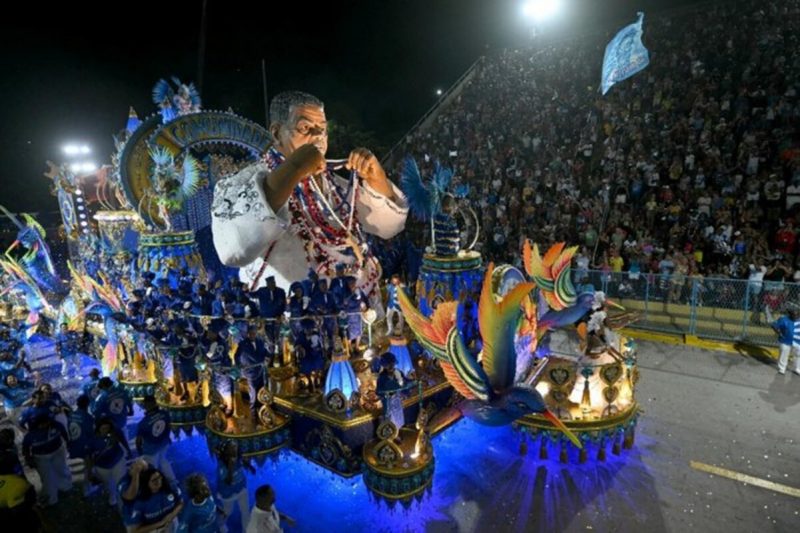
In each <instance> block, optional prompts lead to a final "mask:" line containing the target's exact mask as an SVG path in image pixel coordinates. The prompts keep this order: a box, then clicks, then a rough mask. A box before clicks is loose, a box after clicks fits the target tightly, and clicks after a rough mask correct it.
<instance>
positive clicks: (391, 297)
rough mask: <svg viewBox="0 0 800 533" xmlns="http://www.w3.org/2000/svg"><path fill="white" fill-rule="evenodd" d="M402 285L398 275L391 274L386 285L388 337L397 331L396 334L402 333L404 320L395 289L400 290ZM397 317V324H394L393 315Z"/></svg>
mask: <svg viewBox="0 0 800 533" xmlns="http://www.w3.org/2000/svg"><path fill="white" fill-rule="evenodd" d="M402 290H403V287H402V285H401V284H400V276H398V275H397V274H395V275H393V276H392V280H391V281H390V282H389V285H388V286H387V287H386V299H387V302H386V334H387V335H389V336H390V337H391V336H392V335H394V334H395V331H397V334H398V335H402V334H403V326H404V325H405V320H404V319H403V313H402V312H401V311H400V300H399V299H398V296H397V291H402ZM395 316H396V317H397V318H398V320H397V325H396V326H395V323H394V317H395Z"/></svg>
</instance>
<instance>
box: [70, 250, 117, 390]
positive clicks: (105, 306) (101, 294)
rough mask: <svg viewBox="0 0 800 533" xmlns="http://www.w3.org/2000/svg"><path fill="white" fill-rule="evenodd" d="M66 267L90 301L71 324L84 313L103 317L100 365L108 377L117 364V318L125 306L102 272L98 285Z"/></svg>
mask: <svg viewBox="0 0 800 533" xmlns="http://www.w3.org/2000/svg"><path fill="white" fill-rule="evenodd" d="M67 266H68V268H69V271H70V273H71V274H72V278H73V279H74V280H75V283H76V284H77V285H78V286H79V287H80V288H81V289H82V290H83V292H84V293H85V294H86V295H87V296H89V297H90V298H91V299H92V303H90V304H89V305H88V306H86V308H85V309H84V310H83V311H82V312H81V313H80V314H79V315H77V316H76V317H75V318H73V322H76V321H78V320H79V318H80V317H81V316H82V315H83V314H85V313H96V314H98V315H100V316H102V317H103V329H104V331H105V335H106V346H105V348H103V357H102V359H101V361H100V364H101V366H102V368H103V375H104V376H109V375H111V373H112V372H113V371H114V370H116V368H117V365H118V364H119V337H118V335H117V325H118V324H119V320H118V318H120V317H124V312H125V304H124V302H123V300H122V297H120V295H119V294H118V293H117V291H116V290H115V289H114V288H113V285H112V284H111V281H110V280H109V279H108V278H107V277H106V276H105V274H103V273H102V272H101V273H99V276H100V281H102V283H98V282H97V280H95V279H93V278H92V277H91V276H89V275H88V274H82V273H80V272H78V271H77V270H76V269H75V268H74V267H73V266H72V264H71V263H67ZM70 326H72V324H70Z"/></svg>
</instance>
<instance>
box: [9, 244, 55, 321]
mask: <svg viewBox="0 0 800 533" xmlns="http://www.w3.org/2000/svg"><path fill="white" fill-rule="evenodd" d="M0 267H2V268H3V270H4V271H5V272H6V273H7V274H8V275H9V277H10V278H11V280H12V281H11V283H10V284H9V285H8V286H7V287H6V288H5V289H3V291H2V293H0V296H2V295H5V294H7V293H8V292H11V291H12V290H18V291H20V292H21V293H22V295H23V296H24V298H25V305H26V306H27V307H28V318H27V320H26V321H27V323H28V325H30V326H32V325H34V324H37V323H38V322H39V314H40V313H41V312H42V311H44V310H51V309H52V308H51V306H50V304H49V303H48V301H47V298H45V296H44V294H43V293H42V290H41V289H40V288H39V285H38V284H37V283H36V281H35V280H34V279H33V278H32V277H31V276H30V275H29V274H28V272H27V271H26V270H25V268H24V267H23V266H22V265H20V264H19V263H18V262H17V261H16V260H15V259H14V258H13V257H7V258H6V259H5V260H2V259H0Z"/></svg>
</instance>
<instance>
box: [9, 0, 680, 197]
mask: <svg viewBox="0 0 800 533" xmlns="http://www.w3.org/2000/svg"><path fill="white" fill-rule="evenodd" d="M564 3H565V7H564V9H563V11H562V13H561V14H560V15H559V16H558V18H556V19H554V20H552V21H550V22H548V23H543V24H542V25H541V32H540V34H541V35H542V36H543V38H547V37H548V36H570V35H575V34H582V33H586V32H593V33H594V32H598V31H607V32H613V31H614V30H616V29H618V28H619V27H621V26H622V25H624V24H625V23H626V22H629V21H633V20H634V19H635V15H636V11H638V10H644V11H645V13H655V12H657V11H659V10H663V9H665V8H667V6H669V8H670V9H672V8H673V6H675V5H679V4H686V3H696V2H693V1H692V0H683V1H674V0H672V1H671V0H639V1H636V0H625V1H623V0H564ZM34 4H35V3H34V2H28V3H27V5H26V3H24V2H23V3H15V7H14V13H15V14H14V16H13V17H12V16H5V17H3V21H2V22H1V23H0V26H1V28H0V30H1V31H0V42H2V46H1V47H0V65H2V72H3V75H2V81H0V102H1V105H0V120H1V121H2V130H0V131H2V140H0V203H3V204H4V205H6V206H7V207H8V208H9V209H11V210H12V211H23V210H28V211H40V210H44V211H52V210H55V209H57V206H56V201H55V198H53V197H52V196H50V194H49V192H48V180H47V179H46V178H44V177H43V176H42V172H43V171H44V170H45V168H46V166H45V161H46V160H47V159H50V160H53V161H57V162H58V161H61V160H62V154H61V146H62V145H63V144H65V143H66V142H68V141H83V142H85V143H87V144H89V145H90V146H91V147H92V148H93V150H94V153H93V159H94V161H95V162H96V163H98V164H102V163H106V162H108V160H109V155H110V153H111V152H112V150H113V142H112V138H111V135H112V134H113V133H115V132H117V131H118V130H120V129H121V128H122V127H124V125H125V122H126V120H127V113H128V106H129V105H133V106H134V108H135V109H136V110H137V112H138V113H139V116H140V117H144V116H146V115H149V114H151V113H153V112H155V106H154V104H153V103H152V101H151V97H150V93H151V89H152V86H153V84H154V83H155V81H156V80H157V79H159V78H162V77H168V76H170V75H175V76H178V77H179V78H181V79H182V80H183V81H195V82H196V81H197V78H198V76H197V73H198V44H199V35H200V27H201V12H202V1H201V0H197V1H194V2H166V1H163V0H162V1H160V2H150V1H140V2H135V3H122V4H116V3H108V2H107V3H104V4H100V5H98V6H95V7H91V8H86V7H82V6H81V5H80V4H79V3H77V2H65V3H58V4H53V5H48V6H47V7H43V6H42V5H34ZM273 4H277V3H276V2H259V3H257V4H256V3H253V4H252V5H251V3H250V2H241V1H234V0H228V1H225V2H223V1H221V0H208V4H207V5H208V7H207V30H206V31H207V37H206V54H205V61H204V76H203V78H204V80H203V86H202V97H203V106H204V108H206V109H222V110H225V109H227V108H228V107H232V108H233V110H234V111H235V112H236V113H238V114H240V115H243V116H245V117H247V118H249V119H251V120H254V121H257V122H259V123H262V124H263V123H264V121H265V118H264V105H263V95H262V86H261V59H262V58H265V59H266V62H267V63H266V64H267V85H268V93H269V95H274V94H275V93H276V92H278V91H281V90H285V89H300V90H305V91H308V92H311V93H314V94H316V95H317V96H319V97H320V98H322V99H323V101H325V103H326V111H327V114H328V117H329V118H333V119H336V120H338V121H340V122H342V123H347V124H348V125H350V126H352V127H355V128H359V129H362V130H369V131H371V132H374V135H375V138H376V140H377V142H378V144H379V145H382V146H385V147H390V146H391V145H393V144H394V143H395V142H396V141H397V140H398V139H399V138H400V137H401V136H402V135H403V134H404V133H405V132H406V131H407V130H408V129H409V128H410V127H411V126H412V125H413V124H414V123H415V122H416V121H417V120H418V119H419V118H420V117H421V115H422V114H423V113H424V112H425V111H426V110H427V109H428V108H430V107H431V106H432V105H433V104H435V102H436V96H435V90H436V89H437V88H442V89H446V88H447V87H449V86H450V85H451V84H452V83H453V82H454V81H455V80H457V79H458V77H459V76H460V75H461V74H463V72H464V71H465V70H466V69H467V68H468V67H469V66H470V65H471V64H472V63H473V62H474V61H475V60H476V59H477V58H478V57H479V56H480V55H481V54H483V53H485V51H486V50H488V49H493V48H499V47H503V46H521V45H525V44H526V43H528V44H529V43H530V41H529V35H530V25H531V22H530V21H529V20H526V19H525V18H524V17H523V16H522V15H521V9H520V6H521V1H520V0H373V1H355V0H353V1H348V0H339V1H336V2H324V3H323V2H320V3H317V2H292V3H291V4H292V6H296V7H289V6H288V4H289V3H286V4H287V5H286V6H283V7H275V6H273ZM110 6H117V7H110ZM175 6H180V8H177V7H175ZM122 7H124V9H125V10H124V11H123V10H122ZM116 9H119V11H115V10H116ZM8 13H10V11H8V10H7V14H8ZM646 24H647V23H646V20H645V32H646V31H647V30H646ZM601 62H602V57H598V64H599V63H601ZM339 155H341V154H329V156H332V157H335V156H339Z"/></svg>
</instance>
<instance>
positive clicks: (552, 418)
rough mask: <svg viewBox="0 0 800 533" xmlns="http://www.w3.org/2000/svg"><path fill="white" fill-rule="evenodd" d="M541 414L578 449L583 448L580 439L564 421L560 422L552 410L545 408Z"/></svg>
mask: <svg viewBox="0 0 800 533" xmlns="http://www.w3.org/2000/svg"><path fill="white" fill-rule="evenodd" d="M542 414H543V415H544V417H545V418H546V419H548V420H549V421H550V423H551V424H553V425H554V426H555V427H556V429H558V430H560V431H561V432H562V433H563V434H564V435H566V436H567V438H568V439H569V440H570V441H572V444H574V445H575V446H577V447H578V449H582V448H583V444H581V441H580V439H578V437H576V436H575V434H574V433H573V432H572V431H570V429H569V428H568V427H567V426H565V425H564V422H562V421H561V420H560V419H559V418H558V417H557V416H556V415H554V414H553V411H551V410H550V409H545V410H544V412H543V413H542Z"/></svg>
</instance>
